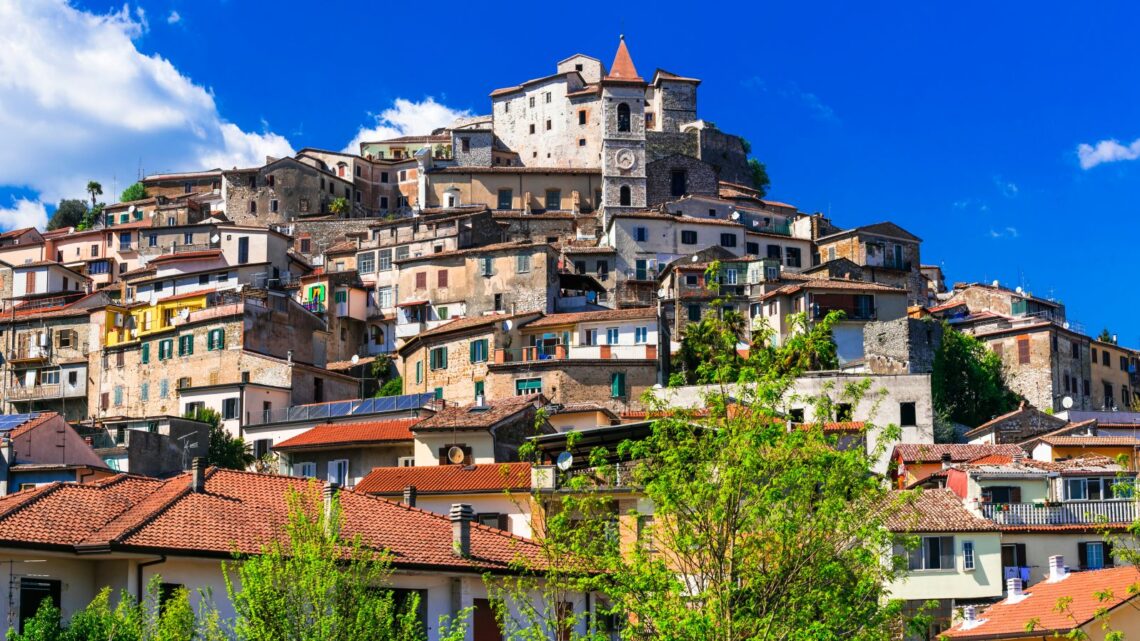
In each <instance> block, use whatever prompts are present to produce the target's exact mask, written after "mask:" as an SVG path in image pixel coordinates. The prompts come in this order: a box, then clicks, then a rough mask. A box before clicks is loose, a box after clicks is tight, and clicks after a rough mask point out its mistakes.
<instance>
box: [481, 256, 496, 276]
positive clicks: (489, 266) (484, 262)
mask: <svg viewBox="0 0 1140 641" xmlns="http://www.w3.org/2000/svg"><path fill="white" fill-rule="evenodd" d="M494 273H495V272H494V259H492V258H491V257H490V256H480V257H479V274H481V275H483V276H491V275H492V274H494Z"/></svg>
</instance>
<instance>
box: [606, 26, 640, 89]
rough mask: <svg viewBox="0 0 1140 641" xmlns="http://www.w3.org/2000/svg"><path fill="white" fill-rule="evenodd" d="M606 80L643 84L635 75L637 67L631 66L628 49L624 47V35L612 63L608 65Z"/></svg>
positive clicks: (631, 60)
mask: <svg viewBox="0 0 1140 641" xmlns="http://www.w3.org/2000/svg"><path fill="white" fill-rule="evenodd" d="M606 80H623V81H626V82H645V80H644V79H642V77H641V76H639V75H637V67H634V66H633V58H630V57H629V49H627V48H626V46H625V36H624V35H622V36H621V40H620V41H619V42H618V49H617V54H615V55H614V63H613V64H612V65H610V73H609V74H608V75H607V76H606Z"/></svg>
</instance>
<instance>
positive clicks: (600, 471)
mask: <svg viewBox="0 0 1140 641" xmlns="http://www.w3.org/2000/svg"><path fill="white" fill-rule="evenodd" d="M636 466H637V461H622V462H619V463H610V464H607V465H600V466H597V467H582V468H577V469H569V470H566V471H562V470H558V472H557V476H556V479H555V487H556V488H558V489H565V488H566V487H567V486H568V485H571V484H574V485H579V484H581V485H582V486H586V487H595V488H609V489H619V488H629V487H633V472H634V468H635V467H636ZM576 479H584V480H578V481H576Z"/></svg>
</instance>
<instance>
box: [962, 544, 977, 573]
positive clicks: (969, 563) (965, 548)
mask: <svg viewBox="0 0 1140 641" xmlns="http://www.w3.org/2000/svg"><path fill="white" fill-rule="evenodd" d="M962 569H963V570H973V569H974V542H973V541H962Z"/></svg>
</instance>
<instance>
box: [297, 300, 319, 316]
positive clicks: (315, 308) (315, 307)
mask: <svg viewBox="0 0 1140 641" xmlns="http://www.w3.org/2000/svg"><path fill="white" fill-rule="evenodd" d="M301 307H304V308H305V309H307V310H309V311H310V312H312V313H314V314H323V313H325V304H324V303H323V302H321V301H319V300H311V301H308V302H306V303H301Z"/></svg>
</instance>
